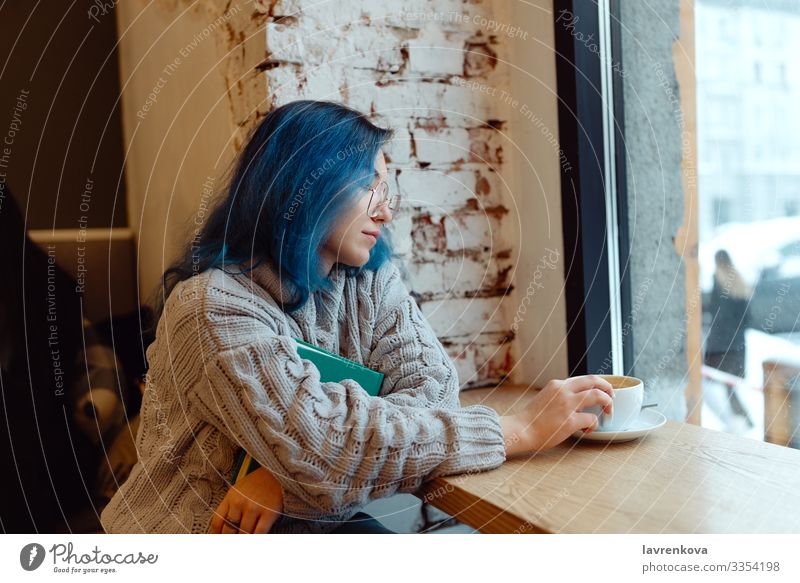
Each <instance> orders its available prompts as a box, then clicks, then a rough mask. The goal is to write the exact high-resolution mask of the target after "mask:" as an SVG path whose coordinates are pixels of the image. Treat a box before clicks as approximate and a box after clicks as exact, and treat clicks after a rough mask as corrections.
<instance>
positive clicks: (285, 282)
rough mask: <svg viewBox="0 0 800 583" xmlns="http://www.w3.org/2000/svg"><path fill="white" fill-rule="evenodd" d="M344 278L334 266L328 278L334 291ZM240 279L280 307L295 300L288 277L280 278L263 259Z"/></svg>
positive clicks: (278, 273) (276, 271)
mask: <svg viewBox="0 0 800 583" xmlns="http://www.w3.org/2000/svg"><path fill="white" fill-rule="evenodd" d="M243 269H247V267H243ZM344 276H345V274H344V271H343V270H342V269H340V268H339V265H338V264H336V265H334V267H333V269H332V270H331V273H330V276H329V278H330V279H331V280H333V282H334V284H335V289H339V288H340V287H341V286H340V285H338V284H340V283H341V281H342V280H344ZM242 277H245V278H247V279H249V280H250V281H252V282H253V283H255V284H256V285H258V286H259V287H261V288H262V289H264V290H265V291H266V292H267V293H268V294H269V295H270V296H272V298H273V299H274V300H275V301H276V302H277V303H278V305H280V306H281V307H283V306H284V305H286V304H290V303H292V301H293V300H294V299H295V298H296V292H297V287H296V286H295V285H294V284H293V283H292V282H291V281H290V280H289V278H288V277H286V276H282V275H281V274H280V272H279V270H278V268H277V267H276V266H275V265H274V264H273V263H272V262H271V261H270V260H269V259H266V258H265V259H264V260H262V261H261V262H258V263H257V264H255V266H254V267H253V268H252V269H250V270H249V271H245V272H244V273H243V274H242ZM309 302H312V303H313V298H312V297H310V298H309Z"/></svg>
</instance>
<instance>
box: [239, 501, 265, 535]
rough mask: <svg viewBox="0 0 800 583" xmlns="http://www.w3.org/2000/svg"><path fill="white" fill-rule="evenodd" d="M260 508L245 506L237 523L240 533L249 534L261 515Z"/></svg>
mask: <svg viewBox="0 0 800 583" xmlns="http://www.w3.org/2000/svg"><path fill="white" fill-rule="evenodd" d="M262 510H263V509H262V508H258V507H256V508H247V509H245V511H244V513H243V514H242V520H241V522H240V523H239V533H240V534H250V533H252V532H253V529H255V527H256V523H257V522H258V519H259V518H260V517H261V512H262Z"/></svg>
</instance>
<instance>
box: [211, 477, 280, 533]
mask: <svg viewBox="0 0 800 583" xmlns="http://www.w3.org/2000/svg"><path fill="white" fill-rule="evenodd" d="M281 512H283V490H282V489H281V485H280V482H278V480H276V479H275V477H274V476H273V475H272V474H271V473H270V472H268V471H267V470H265V469H264V468H258V469H257V470H255V471H253V472H250V473H249V474H247V475H246V476H245V477H244V478H242V479H241V480H239V481H238V482H237V483H236V485H235V486H231V488H230V490H228V493H227V494H225V498H223V500H222V502H220V504H219V506H218V507H217V509H216V511H215V512H214V517H213V518H212V519H211V527H210V528H209V532H210V533H216V534H220V533H221V534H237V533H241V534H249V533H253V534H266V533H268V532H269V529H270V528H272V525H273V524H275V521H277V520H278V517H279V516H280V514H281Z"/></svg>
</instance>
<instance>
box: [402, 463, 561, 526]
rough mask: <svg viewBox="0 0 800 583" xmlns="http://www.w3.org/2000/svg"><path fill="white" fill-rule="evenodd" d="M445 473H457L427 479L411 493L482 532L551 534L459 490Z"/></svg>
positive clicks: (469, 493)
mask: <svg viewBox="0 0 800 583" xmlns="http://www.w3.org/2000/svg"><path fill="white" fill-rule="evenodd" d="M448 477H449V478H451V479H454V478H458V475H454V476H447V477H441V478H434V479H432V480H429V481H428V482H425V483H424V484H422V486H421V487H420V488H419V490H417V491H416V492H415V493H414V494H415V496H417V497H418V498H419V499H420V500H422V502H423V503H426V502H427V503H428V504H430V505H431V506H435V507H436V508H438V509H439V510H441V511H443V512H446V513H447V514H449V515H450V516H453V517H454V518H455V519H456V520H459V521H460V522H463V523H464V524H467V525H469V526H471V527H472V528H474V529H476V530H478V531H479V532H481V533H483V534H552V533H551V532H550V531H548V530H544V529H542V528H541V527H539V526H537V525H535V524H532V523H531V522H529V521H527V520H523V519H521V518H520V517H519V516H517V515H516V514H514V513H513V512H509V511H507V510H504V509H502V508H500V507H499V506H497V505H496V504H493V503H492V502H489V501H488V500H485V499H483V498H481V497H480V496H476V495H475V494H472V493H471V492H467V491H466V490H462V489H461V488H459V487H458V486H456V485H454V484H453V483H452V482H451V481H450V480H448Z"/></svg>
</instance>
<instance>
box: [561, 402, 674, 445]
mask: <svg viewBox="0 0 800 583" xmlns="http://www.w3.org/2000/svg"><path fill="white" fill-rule="evenodd" d="M666 422H667V418H666V417H664V416H663V415H662V414H661V413H659V412H658V411H654V410H653V409H643V410H642V412H641V413H639V418H638V419H637V420H636V421H635V422H634V423H633V425H631V426H630V427H629V428H628V429H626V430H625V431H601V430H599V429H598V430H596V431H592V432H591V433H584V432H583V431H580V430H578V431H576V432H575V433H573V434H572V436H573V437H575V438H577V439H580V440H581V441H605V442H608V443H620V442H623V441H631V440H632V439H637V438H639V437H642V436H643V435H647V434H648V433H650V432H651V431H655V430H656V429H658V428H659V427H661V426H662V425H664V423H666Z"/></svg>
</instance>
